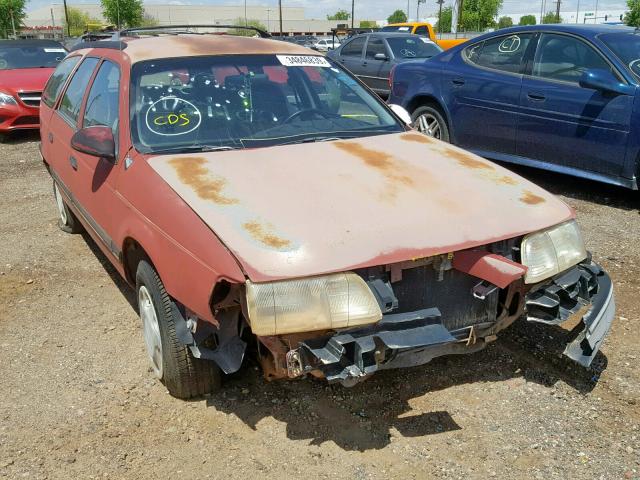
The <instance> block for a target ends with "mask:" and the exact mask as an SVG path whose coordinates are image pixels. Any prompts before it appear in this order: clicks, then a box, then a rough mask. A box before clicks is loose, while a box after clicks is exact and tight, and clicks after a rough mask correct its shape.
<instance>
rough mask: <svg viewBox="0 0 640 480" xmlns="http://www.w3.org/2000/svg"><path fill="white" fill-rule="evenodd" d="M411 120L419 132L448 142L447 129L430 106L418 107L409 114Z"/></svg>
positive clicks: (435, 109)
mask: <svg viewBox="0 0 640 480" xmlns="http://www.w3.org/2000/svg"><path fill="white" fill-rule="evenodd" d="M411 120H412V121H413V125H414V126H415V128H416V129H417V130H418V131H419V132H421V133H424V134H425V135H428V136H429V137H433V138H437V139H438V140H442V141H443V142H448V141H449V127H448V126H447V122H446V121H445V119H444V117H443V116H442V113H440V111H439V110H438V109H437V108H435V107H433V106H431V105H424V106H422V107H418V108H416V109H415V110H414V111H413V113H412V114H411Z"/></svg>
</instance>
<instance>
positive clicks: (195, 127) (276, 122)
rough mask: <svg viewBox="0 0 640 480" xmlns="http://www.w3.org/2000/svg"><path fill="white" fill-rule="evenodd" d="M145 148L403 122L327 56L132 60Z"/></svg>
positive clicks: (328, 135) (294, 138) (274, 138)
mask: <svg viewBox="0 0 640 480" xmlns="http://www.w3.org/2000/svg"><path fill="white" fill-rule="evenodd" d="M131 95H132V97H131V98H132V101H131V118H132V122H131V125H132V138H133V141H134V144H135V145H136V148H137V149H138V150H139V151H142V152H146V153H151V152H156V153H157V152H161V151H172V152H180V151H194V150H216V149H231V148H245V147H252V148H254V147H262V146H271V145H282V144H288V143H301V142H314V141H327V140H333V139H335V138H353V137H362V136H369V135H378V134H384V133H391V132H400V131H403V130H404V127H403V126H402V125H401V124H400V123H399V122H398V121H397V120H396V119H395V117H394V116H393V115H392V114H390V113H389V111H388V110H387V108H386V107H385V106H384V105H383V104H382V103H381V102H380V101H379V100H377V99H376V98H375V97H374V96H373V95H372V94H370V93H369V92H368V91H367V90H366V89H364V88H363V87H362V86H361V85H360V84H359V83H358V82H357V81H356V80H355V79H354V78H353V77H352V76H351V75H349V74H348V73H346V72H345V71H344V70H342V69H340V68H337V67H336V66H335V65H334V64H333V63H331V61H330V60H329V59H325V57H321V56H298V55H294V56H290V55H229V56H208V57H186V58H170V59H162V60H153V61H146V62H141V63H137V64H134V66H133V68H132V93H131Z"/></svg>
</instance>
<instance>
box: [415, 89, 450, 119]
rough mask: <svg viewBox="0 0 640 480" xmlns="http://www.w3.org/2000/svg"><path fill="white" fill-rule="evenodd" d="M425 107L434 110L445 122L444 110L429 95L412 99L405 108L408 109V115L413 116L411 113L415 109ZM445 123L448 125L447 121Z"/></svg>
mask: <svg viewBox="0 0 640 480" xmlns="http://www.w3.org/2000/svg"><path fill="white" fill-rule="evenodd" d="M425 105H428V106H430V107H433V108H436V109H437V110H438V111H439V112H440V113H441V114H442V116H443V117H444V119H445V120H447V117H446V115H445V113H444V109H443V108H442V106H441V105H440V102H438V100H436V99H435V98H434V97H432V96H430V95H418V96H417V97H414V98H412V99H411V101H410V102H409V105H407V107H408V110H409V113H411V114H413V111H414V110H415V109H416V108H418V107H422V106H425ZM447 123H448V120H447Z"/></svg>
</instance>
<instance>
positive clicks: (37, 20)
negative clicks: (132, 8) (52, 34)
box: [24, 2, 345, 35]
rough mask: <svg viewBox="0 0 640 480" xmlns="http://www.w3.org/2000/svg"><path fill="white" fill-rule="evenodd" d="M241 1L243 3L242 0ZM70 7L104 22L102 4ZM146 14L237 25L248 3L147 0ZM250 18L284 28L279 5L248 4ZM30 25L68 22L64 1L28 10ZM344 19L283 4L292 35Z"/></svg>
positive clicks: (165, 21)
mask: <svg viewBox="0 0 640 480" xmlns="http://www.w3.org/2000/svg"><path fill="white" fill-rule="evenodd" d="M238 3H240V2H238ZM67 6H68V7H73V8H77V9H78V10H81V11H83V12H86V13H87V14H89V15H90V16H91V17H92V18H95V19H98V20H100V21H104V17H103V16H102V6H101V5H100V4H99V3H95V4H93V3H78V4H74V3H70V2H67ZM144 10H145V13H146V14H147V15H149V16H151V17H153V18H154V19H155V20H156V21H157V22H158V24H159V25H181V24H184V25H193V24H198V23H200V24H220V25H225V24H233V23H235V22H236V21H237V20H238V19H239V18H242V19H244V18H245V7H244V5H237V6H215V5H172V4H159V3H145V5H144ZM246 17H247V18H248V19H252V20H253V19H255V20H259V21H260V23H262V24H263V25H264V26H265V27H267V29H268V30H269V31H270V32H272V33H278V32H279V31H280V17H279V11H278V8H277V7H276V8H274V7H269V8H268V7H263V6H256V5H248V6H247V7H246ZM24 23H25V26H27V27H51V26H60V25H63V23H64V7H63V6H62V4H61V3H53V4H51V5H49V6H47V7H41V8H37V9H35V10H32V11H29V12H27V17H26V18H25V21H24ZM339 23H345V22H344V21H335V20H318V19H310V18H306V16H305V11H304V8H299V7H282V27H283V30H284V32H285V33H292V34H303V33H310V34H318V35H323V34H329V33H330V32H331V29H332V28H335V27H336V26H337V25H338V24H339Z"/></svg>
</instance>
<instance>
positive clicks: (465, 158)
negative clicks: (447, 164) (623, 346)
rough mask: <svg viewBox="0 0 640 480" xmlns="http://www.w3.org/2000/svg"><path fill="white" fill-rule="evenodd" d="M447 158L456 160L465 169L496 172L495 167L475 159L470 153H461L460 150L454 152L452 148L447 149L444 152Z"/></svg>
mask: <svg viewBox="0 0 640 480" xmlns="http://www.w3.org/2000/svg"><path fill="white" fill-rule="evenodd" d="M442 153H443V154H444V155H445V156H446V157H449V158H452V159H454V160H455V161H456V162H458V163H459V164H460V165H462V166H463V167H467V168H473V169H478V170H494V167H493V165H491V164H490V163H487V162H485V161H484V160H481V159H479V158H475V157H474V156H472V155H471V154H469V153H466V152H460V151H458V150H454V149H452V148H447V149H446V150H443V152H442Z"/></svg>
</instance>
